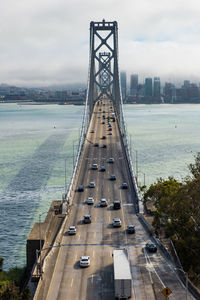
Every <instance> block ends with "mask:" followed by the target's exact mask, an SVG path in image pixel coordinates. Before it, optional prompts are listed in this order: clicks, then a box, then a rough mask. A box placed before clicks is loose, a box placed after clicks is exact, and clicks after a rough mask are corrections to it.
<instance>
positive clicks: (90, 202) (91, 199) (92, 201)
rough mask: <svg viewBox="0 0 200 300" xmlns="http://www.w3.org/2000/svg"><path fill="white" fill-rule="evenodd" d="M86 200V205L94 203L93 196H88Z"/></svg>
mask: <svg viewBox="0 0 200 300" xmlns="http://www.w3.org/2000/svg"><path fill="white" fill-rule="evenodd" d="M86 202H87V204H88V205H90V204H94V198H93V197H88V198H87V201H86Z"/></svg>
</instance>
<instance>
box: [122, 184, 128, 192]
mask: <svg viewBox="0 0 200 300" xmlns="http://www.w3.org/2000/svg"><path fill="white" fill-rule="evenodd" d="M127 188H128V184H127V183H126V182H123V183H122V189H124V190H126V189H127Z"/></svg>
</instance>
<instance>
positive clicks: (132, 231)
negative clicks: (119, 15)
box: [127, 225, 135, 233]
mask: <svg viewBox="0 0 200 300" xmlns="http://www.w3.org/2000/svg"><path fill="white" fill-rule="evenodd" d="M127 232H128V233H135V226H134V225H128V226H127Z"/></svg>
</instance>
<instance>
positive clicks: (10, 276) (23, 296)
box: [0, 258, 31, 300]
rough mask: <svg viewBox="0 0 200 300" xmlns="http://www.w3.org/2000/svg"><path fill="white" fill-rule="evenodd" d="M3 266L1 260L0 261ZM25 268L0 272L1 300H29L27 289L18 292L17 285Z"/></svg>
mask: <svg viewBox="0 0 200 300" xmlns="http://www.w3.org/2000/svg"><path fill="white" fill-rule="evenodd" d="M1 262H2V265H3V258H2V260H1ZM24 271H25V268H18V267H15V268H12V269H10V270H9V271H8V272H6V271H3V270H2V269H1V271H0V299H1V300H30V299H31V294H30V290H29V288H28V287H27V288H25V289H24V290H23V292H20V289H19V283H20V280H21V278H22V276H23V274H24Z"/></svg>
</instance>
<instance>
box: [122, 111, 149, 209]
mask: <svg viewBox="0 0 200 300" xmlns="http://www.w3.org/2000/svg"><path fill="white" fill-rule="evenodd" d="M117 122H118V127H119V130H120V136H121V140H122V145H123V146H124V147H123V148H124V152H125V154H126V158H127V162H128V168H129V171H130V175H131V179H132V183H133V188H134V190H135V196H136V203H135V209H136V213H139V212H140V210H142V211H143V209H142V207H141V208H140V206H139V202H140V196H139V190H138V186H137V182H136V179H135V173H134V169H133V162H132V159H131V153H130V148H129V144H128V140H127V129H126V125H125V121H124V112H123V106H122V108H121V116H120V120H117Z"/></svg>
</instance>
